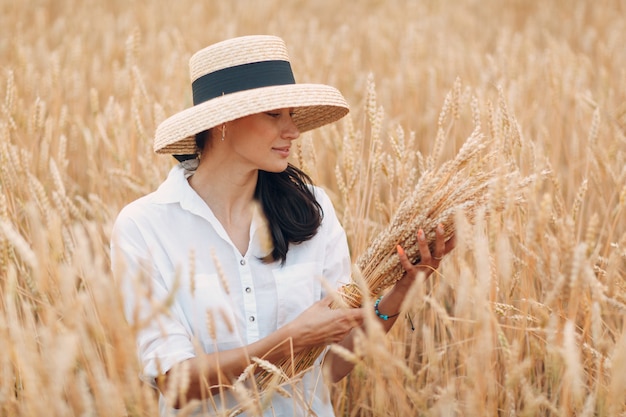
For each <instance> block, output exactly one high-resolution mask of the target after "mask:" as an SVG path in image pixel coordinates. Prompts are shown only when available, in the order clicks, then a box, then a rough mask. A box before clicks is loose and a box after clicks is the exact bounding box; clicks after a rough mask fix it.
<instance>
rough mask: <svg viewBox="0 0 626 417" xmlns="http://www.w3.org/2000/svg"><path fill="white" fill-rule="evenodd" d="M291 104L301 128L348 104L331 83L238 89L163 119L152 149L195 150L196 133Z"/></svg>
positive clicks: (341, 112) (337, 114)
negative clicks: (328, 84)
mask: <svg viewBox="0 0 626 417" xmlns="http://www.w3.org/2000/svg"><path fill="white" fill-rule="evenodd" d="M285 108H290V109H293V111H294V116H293V120H294V123H295V124H296V126H297V127H298V129H299V130H300V132H306V131H308V130H311V129H315V128H317V127H321V126H323V125H326V124H328V123H332V122H335V121H337V120H339V119H341V118H342V117H343V116H345V115H346V114H347V113H348V111H349V107H348V104H347V103H346V101H345V99H344V97H343V96H342V95H341V93H340V92H339V91H338V90H337V89H335V88H334V87H331V86H327V85H322V84H288V85H279V86H272V87H263V88H256V89H253V90H245V91H239V92H236V93H232V94H228V95H225V96H222V97H217V98H215V99H212V100H209V101H206V102H204V103H200V104H198V105H196V106H193V107H191V108H188V109H185V110H183V111H181V112H180V113H176V114H175V115H173V116H171V117H169V118H167V119H166V120H164V121H163V122H162V123H161V124H160V125H159V126H158V127H157V130H156V135H155V138H154V151H155V152H156V153H161V154H173V155H186V154H194V153H196V151H197V150H196V142H195V135H196V134H197V133H200V132H203V131H205V130H209V129H211V128H213V127H216V126H219V125H221V124H222V123H226V122H230V121H232V120H236V119H239V118H241V117H245V116H250V115H252V114H257V113H263V112H266V111H270V110H277V109H285Z"/></svg>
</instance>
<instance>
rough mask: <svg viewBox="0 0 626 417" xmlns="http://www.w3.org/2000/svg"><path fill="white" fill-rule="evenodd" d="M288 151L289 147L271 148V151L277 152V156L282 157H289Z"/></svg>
mask: <svg viewBox="0 0 626 417" xmlns="http://www.w3.org/2000/svg"><path fill="white" fill-rule="evenodd" d="M290 149H291V147H290V146H283V147H282V148H272V150H274V151H276V152H278V153H279V154H281V155H283V156H289V150H290Z"/></svg>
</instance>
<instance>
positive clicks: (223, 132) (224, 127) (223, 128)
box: [222, 123, 226, 142]
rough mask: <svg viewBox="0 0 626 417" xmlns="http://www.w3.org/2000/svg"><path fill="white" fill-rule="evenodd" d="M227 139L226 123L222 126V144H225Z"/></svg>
mask: <svg viewBox="0 0 626 417" xmlns="http://www.w3.org/2000/svg"><path fill="white" fill-rule="evenodd" d="M225 137H226V123H224V124H223V125H222V142H224V138H225Z"/></svg>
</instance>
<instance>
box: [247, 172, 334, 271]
mask: <svg viewBox="0 0 626 417" xmlns="http://www.w3.org/2000/svg"><path fill="white" fill-rule="evenodd" d="M311 184H312V181H311V178H309V176H308V175H306V174H305V173H304V172H303V171H302V170H300V169H298V168H296V167H295V166H293V165H291V164H289V165H288V166H287V169H286V170H284V171H282V172H267V171H259V179H258V181H257V184H256V190H255V192H254V197H255V198H256V199H257V200H258V201H259V203H260V204H261V207H262V208H263V213H264V214H265V217H266V218H267V222H268V225H269V229H270V234H271V236H272V243H273V249H272V252H271V253H270V255H269V256H268V257H266V258H264V259H263V261H264V262H272V261H280V262H281V263H285V260H286V259H287V251H288V250H289V244H290V243H295V244H298V243H302V242H305V241H307V240H309V239H311V238H312V237H313V236H315V234H316V233H317V229H318V228H319V227H320V225H321V223H322V218H323V216H324V213H323V211H322V207H321V206H320V204H319V203H318V202H317V200H316V199H315V195H314V194H313V191H312V189H311Z"/></svg>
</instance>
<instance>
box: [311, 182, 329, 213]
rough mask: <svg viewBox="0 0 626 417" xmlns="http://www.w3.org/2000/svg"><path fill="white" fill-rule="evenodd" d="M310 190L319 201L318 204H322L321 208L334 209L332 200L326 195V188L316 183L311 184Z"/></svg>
mask: <svg viewBox="0 0 626 417" xmlns="http://www.w3.org/2000/svg"><path fill="white" fill-rule="evenodd" d="M311 191H312V192H313V195H314V196H315V200H316V201H317V202H318V203H319V205H320V206H322V209H323V210H326V209H327V208H328V209H331V210H333V211H334V207H333V202H332V200H331V199H330V197H329V196H328V193H327V192H326V190H324V189H323V188H322V187H320V186H318V185H311Z"/></svg>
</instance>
